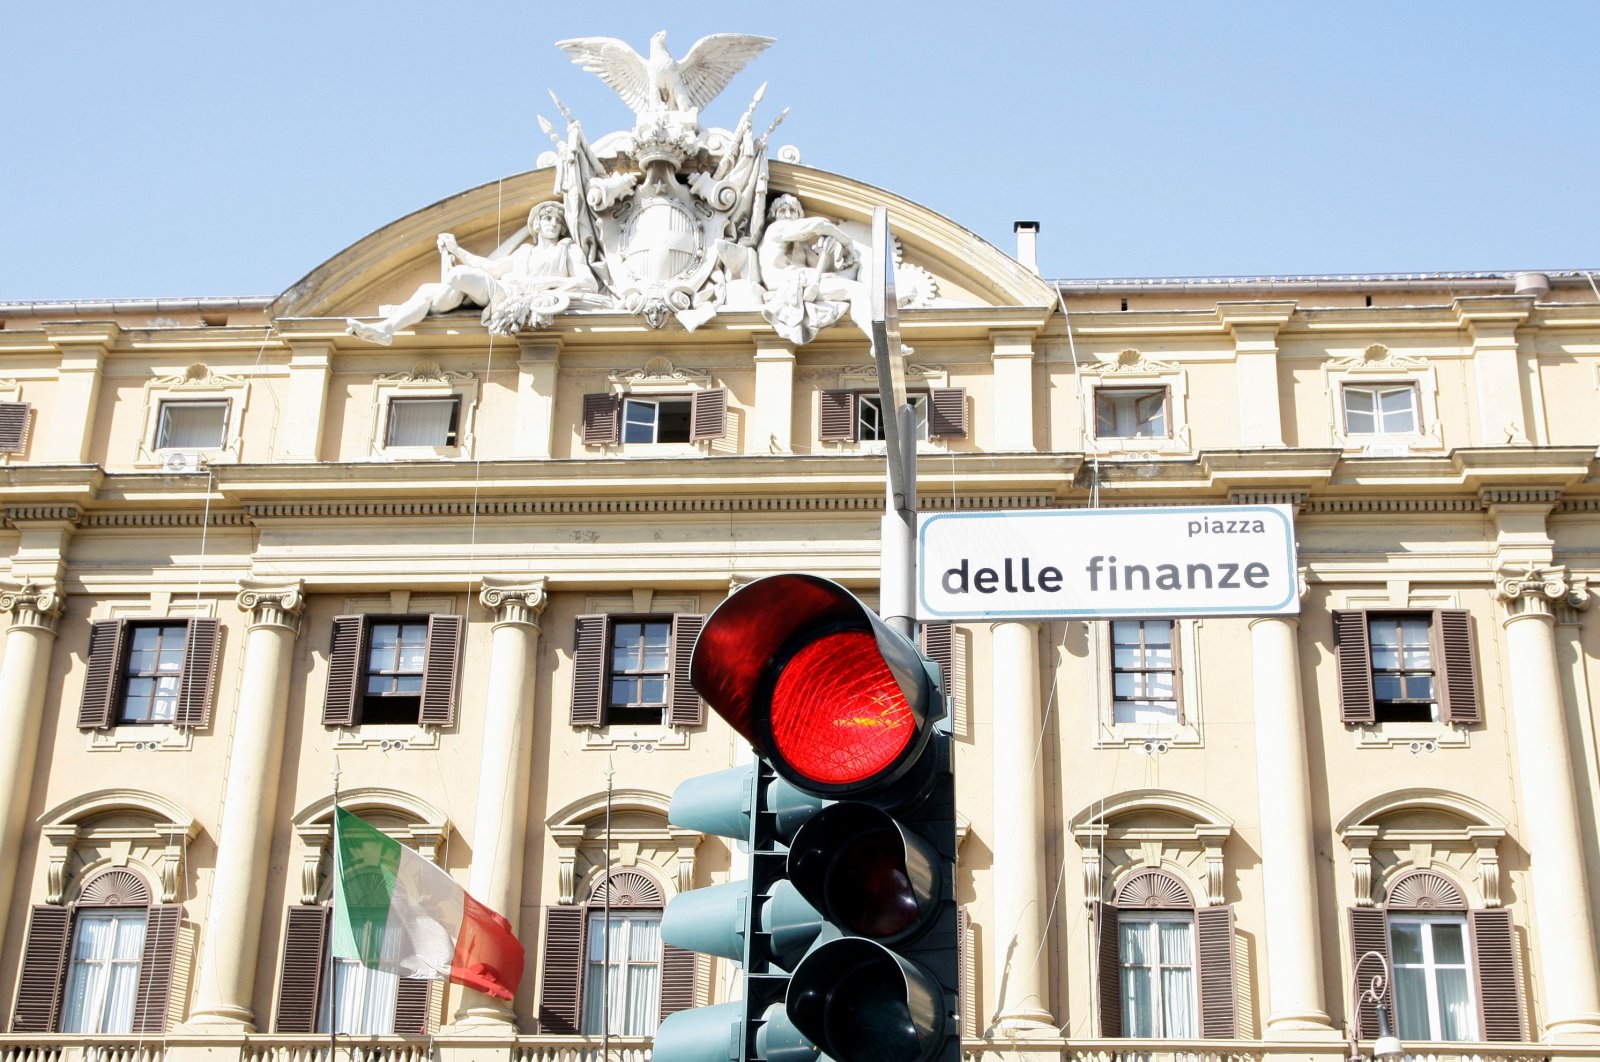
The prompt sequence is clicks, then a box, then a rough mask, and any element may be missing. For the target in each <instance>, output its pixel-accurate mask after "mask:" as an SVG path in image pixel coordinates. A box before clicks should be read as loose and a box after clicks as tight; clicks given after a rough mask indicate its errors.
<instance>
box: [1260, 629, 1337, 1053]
mask: <svg viewBox="0 0 1600 1062" xmlns="http://www.w3.org/2000/svg"><path fill="white" fill-rule="evenodd" d="M1299 628H1300V621H1299V619H1298V618H1296V617H1294V616H1263V617H1261V618H1259V619H1255V620H1252V621H1251V622H1250V649H1251V658H1252V662H1253V667H1254V674H1253V675H1252V679H1253V684H1254V686H1255V719H1256V800H1257V801H1258V803H1259V805H1260V819H1261V887H1262V891H1263V893H1264V895H1265V900H1266V902H1265V903H1264V905H1263V908H1264V913H1263V919H1264V925H1265V930H1266V931H1265V932H1264V933H1262V934H1261V940H1262V943H1263V947H1264V948H1265V950H1266V969H1267V999H1266V1003H1267V1028H1266V1035H1267V1038H1268V1039H1280V1040H1297V1039H1305V1038H1306V1037H1307V1036H1308V1035H1312V1036H1314V1035H1315V1034H1318V1033H1322V1034H1331V1033H1333V1032H1334V1030H1333V1028H1332V1026H1331V1025H1330V1024H1329V1022H1328V1012H1327V1008H1326V1007H1325V1005H1324V1003H1323V995H1322V936H1321V934H1320V932H1319V926H1320V923H1319V922H1318V919H1317V863H1316V838H1315V837H1314V836H1313V832H1312V812H1311V784H1310V782H1309V781H1308V779H1310V777H1311V764H1310V756H1309V753H1308V752H1307V751H1306V720H1305V708H1304V704H1303V703H1302V700H1301V695H1300V652H1299V645H1298V642H1297V641H1296V638H1295V635H1296V632H1297V631H1298V630H1299Z"/></svg>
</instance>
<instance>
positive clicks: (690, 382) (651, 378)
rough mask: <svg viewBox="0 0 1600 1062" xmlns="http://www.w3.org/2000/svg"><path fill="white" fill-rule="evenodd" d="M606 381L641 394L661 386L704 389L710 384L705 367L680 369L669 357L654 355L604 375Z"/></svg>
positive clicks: (619, 387)
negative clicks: (627, 367) (642, 362)
mask: <svg viewBox="0 0 1600 1062" xmlns="http://www.w3.org/2000/svg"><path fill="white" fill-rule="evenodd" d="M606 382H607V383H610V384H613V385H615V386H616V387H617V388H618V389H619V390H621V391H622V392H623V393H625V394H641V393H646V392H649V391H652V390H656V389H659V388H662V387H666V388H668V389H670V390H674V391H681V390H683V389H684V388H686V387H687V388H690V389H691V390H705V389H707V388H709V387H711V386H712V378H711V373H710V371H709V370H706V369H689V368H684V369H680V368H677V367H676V366H674V365H673V364H672V362H671V360H670V359H668V358H664V357H660V356H657V357H654V358H651V359H650V360H649V361H647V362H645V363H644V365H642V366H641V367H639V368H637V369H616V370H613V371H612V372H611V373H610V374H608V375H607V376H606Z"/></svg>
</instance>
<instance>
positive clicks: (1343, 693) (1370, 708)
mask: <svg viewBox="0 0 1600 1062" xmlns="http://www.w3.org/2000/svg"><path fill="white" fill-rule="evenodd" d="M1333 646H1334V648H1333V658H1334V662H1335V664H1336V666H1337V668H1338V671H1339V719H1340V721H1341V722H1345V723H1372V722H1376V721H1377V718H1378V712H1377V708H1376V707H1375V706H1374V705H1373V703H1372V652H1371V650H1370V649H1369V648H1368V646H1367V614H1366V613H1365V612H1363V611H1361V610H1359V609H1355V610H1348V611H1346V610H1338V611H1335V612H1334V614H1333Z"/></svg>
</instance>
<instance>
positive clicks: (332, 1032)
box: [326, 755, 339, 1062]
mask: <svg viewBox="0 0 1600 1062" xmlns="http://www.w3.org/2000/svg"><path fill="white" fill-rule="evenodd" d="M330 854H331V855H332V856H333V864H332V873H331V874H330V881H329V886H330V887H329V889H328V929H329V938H328V942H329V947H328V949H327V955H326V957H327V960H328V1062H334V1057H333V1056H334V1052H335V1051H336V1050H338V1046H339V961H338V960H337V959H335V958H333V948H332V943H333V937H332V931H333V926H334V919H335V918H336V917H337V914H336V912H335V911H334V904H336V903H338V901H339V757H338V756H337V755H336V756H334V757H333V851H332V852H331V853H330Z"/></svg>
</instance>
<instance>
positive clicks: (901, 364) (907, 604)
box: [871, 206, 917, 638]
mask: <svg viewBox="0 0 1600 1062" xmlns="http://www.w3.org/2000/svg"><path fill="white" fill-rule="evenodd" d="M871 283H872V360H873V362H874V363H875V364H876V365H877V368H878V400H879V403H880V404H881V408H882V409H883V410H884V411H885V415H884V418H883V427H884V432H883V438H884V459H885V461H886V462H887V464H888V476H887V480H888V486H887V490H888V495H887V498H886V499H885V505H884V511H883V521H882V523H881V531H880V552H879V556H878V566H879V567H878V613H879V615H881V616H882V617H883V620H884V622H885V623H887V624H888V625H889V626H890V627H892V628H894V629H895V630H896V631H898V632H899V633H901V634H903V635H905V636H906V637H907V638H914V637H915V634H916V622H915V620H914V618H913V617H914V616H915V615H916V596H915V595H916V585H917V549H916V544H917V416H916V411H915V410H913V409H912V408H911V405H910V403H909V402H907V400H906V364H905V357H904V353H903V349H902V347H901V343H900V316H899V311H898V306H897V303H896V299H895V291H894V256H893V254H892V253H891V250H890V241H889V210H888V208H887V207H881V206H880V207H875V208H874V209H873V211H872V281H871Z"/></svg>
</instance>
